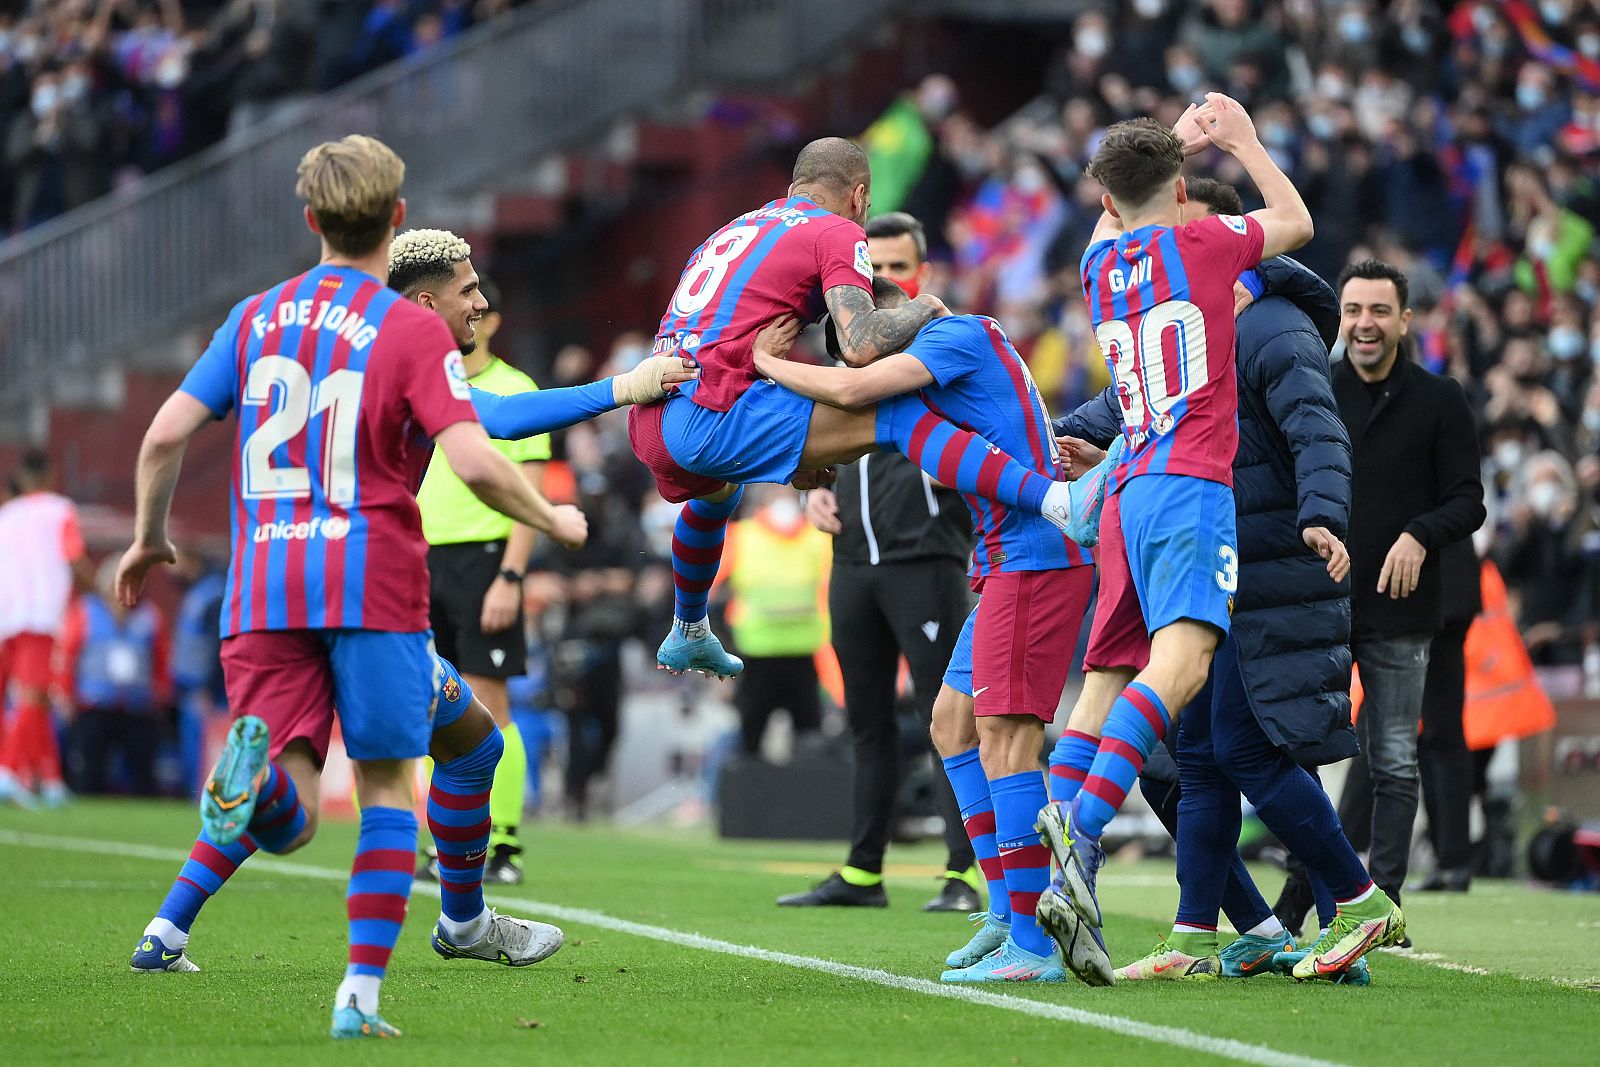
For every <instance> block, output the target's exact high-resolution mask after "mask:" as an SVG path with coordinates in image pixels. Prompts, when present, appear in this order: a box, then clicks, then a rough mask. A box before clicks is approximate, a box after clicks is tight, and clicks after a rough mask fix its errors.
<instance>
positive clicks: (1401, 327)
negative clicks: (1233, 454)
mask: <svg viewBox="0 0 1600 1067" xmlns="http://www.w3.org/2000/svg"><path fill="white" fill-rule="evenodd" d="M1338 288H1339V306H1340V310H1341V313H1342V319H1341V321H1340V324H1339V332H1340V334H1341V335H1342V336H1343V338H1344V345H1345V359H1344V361H1343V362H1341V363H1339V364H1337V365H1336V366H1335V367H1334V368H1333V395H1334V399H1335V400H1336V401H1337V402H1338V405H1339V418H1340V420H1341V421H1342V422H1343V423H1344V425H1345V429H1346V430H1348V431H1349V434H1350V446H1351V450H1352V461H1353V477H1352V481H1351V487H1350V499H1351V507H1350V536H1349V546H1350V560H1351V566H1352V581H1353V588H1352V590H1351V597H1352V605H1351V618H1350V623H1351V640H1350V645H1351V650H1352V651H1353V652H1354V653H1355V662H1356V667H1357V669H1359V670H1360V672H1361V685H1362V689H1363V691H1364V693H1365V699H1364V701H1363V702H1362V706H1361V714H1360V718H1359V719H1358V721H1357V724H1356V730H1357V733H1358V735H1359V737H1360V741H1361V750H1362V753H1363V754H1364V755H1365V756H1366V760H1367V764H1368V766H1369V767H1370V772H1371V774H1370V779H1369V780H1360V779H1358V780H1356V781H1354V782H1352V783H1350V784H1348V785H1347V786H1346V788H1345V792H1344V796H1343V797H1342V798H1341V800H1340V803H1339V817H1340V819H1341V821H1342V822H1343V823H1344V828H1345V833H1346V835H1348V836H1349V838H1350V842H1351V844H1353V845H1354V846H1355V847H1356V848H1357V849H1365V848H1368V847H1369V846H1370V848H1371V857H1370V859H1369V860H1368V864H1367V866H1368V869H1369V871H1370V872H1371V874H1372V879H1373V881H1374V882H1376V883H1377V884H1378V887H1379V888H1380V889H1382V890H1383V891H1384V892H1385V893H1388V894H1389V896H1390V897H1391V898H1393V899H1395V900H1399V899H1400V886H1401V884H1402V883H1403V882H1404V881H1405V876H1406V866H1407V861H1408V859H1409V857H1410V851H1411V825H1412V823H1413V822H1414V821H1415V820H1416V816H1417V721H1418V719H1419V718H1420V716H1421V713H1422V693H1423V682H1424V680H1425V679H1426V677H1427V673H1428V647H1429V644H1430V642H1431V641H1432V639H1433V635H1434V634H1435V633H1436V632H1437V631H1438V630H1439V628H1440V626H1441V625H1442V624H1443V608H1442V606H1441V605H1442V600H1441V596H1442V583H1441V580H1440V576H1439V554H1440V551H1441V550H1442V549H1444V548H1446V547H1447V546H1449V545H1451V544H1454V543H1455V542H1458V541H1461V540H1464V539H1465V538H1467V537H1470V536H1471V535H1472V532H1473V531H1474V530H1476V529H1477V528H1478V527H1479V526H1480V525H1482V523H1483V519H1484V508H1483V483H1482V482H1481V481H1480V480H1479V463H1480V459H1481V453H1480V451H1479V446H1478V433H1477V429H1476V427H1475V426H1474V424H1473V419H1472V409H1471V408H1470V407H1469V406H1468V404H1467V397H1466V394H1465V393H1464V392H1462V389H1461V386H1460V385H1459V384H1457V383H1456V382H1455V381H1453V380H1452V379H1450V378H1446V377H1442V376H1440V375H1437V374H1433V373H1430V372H1429V371H1428V370H1426V369H1424V368H1423V367H1421V366H1419V365H1417V364H1416V363H1413V362H1412V361H1411V360H1410V359H1408V358H1406V354H1405V347H1404V344H1403V341H1404V339H1405V336H1406V333H1407V331H1408V330H1409V328H1410V323H1411V308H1410V307H1409V306H1408V302H1407V301H1408V296H1409V286H1408V285H1407V282H1406V276H1405V275H1404V274H1402V273H1401V272H1400V271H1399V270H1397V269H1396V268H1395V267H1393V266H1392V265H1390V264H1388V263H1384V262H1382V261H1380V260H1375V259H1368V260H1363V261H1361V262H1359V263H1352V264H1351V265H1350V266H1348V267H1346V268H1345V269H1344V271H1343V272H1342V273H1341V274H1340V276H1339V286H1338Z"/></svg>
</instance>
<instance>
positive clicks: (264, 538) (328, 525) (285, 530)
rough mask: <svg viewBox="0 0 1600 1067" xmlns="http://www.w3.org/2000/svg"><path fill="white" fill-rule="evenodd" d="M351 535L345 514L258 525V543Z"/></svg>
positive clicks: (256, 534)
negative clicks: (302, 520)
mask: <svg viewBox="0 0 1600 1067" xmlns="http://www.w3.org/2000/svg"><path fill="white" fill-rule="evenodd" d="M348 536H350V520H349V519H347V518H345V517H344V516H343V515H331V516H329V517H328V518H326V519H323V518H316V519H308V520H306V521H304V522H265V523H262V524H261V525H259V526H257V527H256V532H255V542H256V544H258V545H259V544H265V543H267V542H269V541H310V540H312V539H314V538H321V539H322V540H324V541H343V540H344V539H345V538H346V537H348Z"/></svg>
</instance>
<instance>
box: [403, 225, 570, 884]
mask: <svg viewBox="0 0 1600 1067" xmlns="http://www.w3.org/2000/svg"><path fill="white" fill-rule="evenodd" d="M389 287H390V288H391V289H394V290H396V291H397V292H399V293H400V294H401V295H403V296H404V297H405V298H406V299H407V300H410V301H413V302H414V303H418V304H421V305H422V306H423V307H427V308H431V309H432V310H433V311H435V312H437V313H438V315H439V317H440V318H442V319H443V320H444V322H445V325H447V326H449V327H450V332H451V333H452V334H453V335H454V336H455V339H456V343H457V346H458V347H459V348H460V350H461V358H462V361H463V362H464V363H465V365H466V369H467V380H468V382H470V383H471V384H472V386H473V388H475V389H480V390H483V391H484V392H488V393H494V394H497V395H502V396H512V395H523V394H528V393H533V392H536V391H537V390H538V386H537V385H535V384H534V382H533V379H532V378H529V377H528V376H527V375H526V374H523V373H522V372H521V371H520V370H517V369H516V368H515V367H513V366H511V365H510V364H509V363H506V362H505V361H504V360H502V359H500V358H498V357H497V356H495V355H494V353H492V352H490V351H489V350H488V342H489V340H490V338H492V337H493V335H494V331H495V327H496V326H497V325H498V322H499V318H500V313H499V311H498V310H497V309H495V308H493V307H491V306H490V301H489V299H488V292H487V287H486V286H485V285H484V284H482V283H480V280H479V277H478V273H477V271H475V270H474V269H473V267H472V248H471V246H469V245H468V244H467V242H466V241H464V240H462V239H461V238H460V237H457V236H456V235H455V234H453V233H450V232H449V231H448V230H407V231H405V232H404V233H402V234H400V235H399V236H397V237H396V238H395V240H394V244H393V245H391V246H390V248H389ZM480 341H481V342H482V343H481V344H480ZM495 447H496V448H498V449H499V450H500V451H501V452H502V453H503V454H504V455H505V456H506V458H508V459H510V460H512V461H513V462H516V463H519V464H520V467H521V470H522V472H523V475H524V476H525V477H526V478H527V479H528V484H530V485H532V486H533V487H534V488H535V489H538V488H540V487H541V485H542V478H543V468H544V461H545V460H548V459H549V458H550V437H549V435H548V434H543V435H540V436H537V437H529V438H525V439H523V440H519V441H505V442H496V445H495ZM417 507H418V509H419V510H420V511H421V513H422V535H423V536H424V537H426V538H427V540H428V577H429V582H430V583H431V587H430V590H429V597H428V601H429V612H428V614H429V619H430V621H431V623H432V626H433V640H434V647H436V648H437V649H438V651H439V655H440V656H442V657H443V658H444V659H445V660H447V661H449V662H450V663H452V664H454V665H455V666H456V667H457V668H458V669H459V670H460V671H461V673H462V678H463V680H465V681H466V682H467V684H468V685H470V686H471V687H472V691H473V693H474V694H475V695H476V696H477V697H478V699H479V700H481V701H483V704H484V706H485V707H487V708H488V709H489V711H490V713H491V714H492V715H493V716H494V721H495V724H496V725H497V726H498V727H499V728H500V735H501V737H502V738H503V739H504V741H505V749H506V750H505V754H504V755H503V756H502V757H501V759H500V765H499V767H498V768H496V770H495V777H494V788H493V790H492V791H491V792H490V796H489V805H490V826H489V850H490V851H489V865H488V868H487V869H486V870H485V871H484V878H485V879H486V880H487V881H489V882H490V883H500V884H503V885H516V884H518V883H520V882H521V881H522V863H521V860H520V858H519V857H520V856H521V855H522V843H521V841H520V840H519V838H518V836H517V824H518V823H519V822H521V821H522V805H523V800H524V793H525V792H526V787H527V778H528V755H527V750H526V749H525V748H524V746H523V743H522V733H521V731H520V730H518V729H517V724H516V723H515V722H513V721H512V719H511V702H510V699H509V697H508V696H507V694H506V679H508V678H514V677H516V676H517V675H520V674H522V673H523V672H524V671H525V670H526V667H527V643H526V641H525V639H524V636H523V632H522V579H523V573H524V571H526V570H527V567H528V556H529V554H530V553H531V552H532V551H533V537H534V533H533V529H532V528H531V527H528V526H523V525H521V524H520V523H513V522H512V521H511V520H510V519H509V518H507V517H506V516H504V515H502V514H500V513H499V512H497V511H495V510H494V509H493V508H491V507H489V506H487V505H486V504H484V503H482V502H481V501H479V500H478V499H477V498H476V497H474V496H473V495H472V492H471V490H469V489H468V488H467V486H466V485H465V483H463V482H462V481H461V479H460V478H457V477H456V475H455V472H454V471H452V470H451V469H450V466H449V464H448V463H446V462H445V460H444V457H443V456H440V455H437V454H436V455H435V456H434V457H433V462H432V463H430V464H429V465H428V473H427V476H426V477H425V478H423V480H422V489H421V490H420V491H419V492H418V493H417ZM417 877H419V878H427V879H429V880H433V879H436V878H437V877H438V873H437V868H436V861H430V862H429V863H428V864H427V865H426V866H424V867H422V868H421V869H419V870H418V871H417Z"/></svg>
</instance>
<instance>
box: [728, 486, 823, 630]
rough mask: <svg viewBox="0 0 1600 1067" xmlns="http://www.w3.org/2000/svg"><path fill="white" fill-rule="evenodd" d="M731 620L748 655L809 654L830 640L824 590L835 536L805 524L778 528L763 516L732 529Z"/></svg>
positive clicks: (729, 554)
mask: <svg viewBox="0 0 1600 1067" xmlns="http://www.w3.org/2000/svg"><path fill="white" fill-rule="evenodd" d="M726 555H727V557H728V562H729V564H730V566H729V567H728V569H727V571H726V573H727V575H728V590H729V592H730V593H731V594H732V596H733V601H732V603H731V604H730V605H729V608H728V622H729V623H730V625H731V626H732V628H733V640H734V643H735V644H736V645H737V646H738V649H739V651H740V652H741V653H742V654H744V655H746V656H760V657H772V656H809V655H811V654H812V653H814V652H815V651H816V650H817V649H819V648H821V647H822V646H823V645H824V644H825V643H826V642H827V640H828V613H827V609H826V608H825V606H824V604H825V601H824V594H823V591H824V589H825V588H826V583H827V579H828V568H829V567H830V566H831V565H832V562H833V538H831V537H829V536H828V535H827V534H825V533H823V532H822V531H821V530H818V529H816V528H815V527H814V526H812V525H811V524H810V523H807V522H802V523H800V524H799V525H798V526H797V527H796V528H795V529H794V530H792V531H784V530H779V529H776V528H775V527H773V526H772V524H771V523H769V522H767V521H765V520H764V519H763V518H762V517H761V516H760V515H757V516H756V517H755V518H752V519H743V520H741V521H739V522H736V523H734V524H733V526H732V527H731V528H730V529H729V531H728V551H727V553H726Z"/></svg>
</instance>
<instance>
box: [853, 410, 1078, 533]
mask: <svg viewBox="0 0 1600 1067" xmlns="http://www.w3.org/2000/svg"><path fill="white" fill-rule="evenodd" d="M877 441H878V447H879V448H882V449H890V448H892V449H894V450H895V451H897V452H899V453H900V454H901V455H903V456H905V457H906V458H907V459H909V460H910V461H911V462H913V463H915V464H916V465H917V466H919V467H921V468H922V469H923V470H924V471H926V472H927V473H928V475H929V477H932V478H934V479H937V480H938V481H939V482H940V483H942V484H944V485H948V486H949V487H950V488H952V489H955V490H957V491H959V492H962V493H971V494H972V495H974V496H981V497H984V498H986V499H989V500H998V501H999V502H1000V503H1002V504H1004V505H1006V506H1007V507H1012V508H1025V509H1027V510H1028V511H1030V512H1034V513H1039V512H1042V511H1043V510H1044V497H1045V493H1046V492H1047V491H1048V490H1049V488H1050V485H1051V479H1050V478H1047V477H1045V476H1044V475H1042V474H1037V473H1035V472H1033V471H1030V470H1029V469H1028V468H1026V467H1024V466H1023V465H1022V464H1020V463H1018V462H1017V461H1016V460H1014V459H1012V458H1011V457H1010V456H1008V455H1006V453H1005V452H1003V451H1002V450H1001V449H1000V448H998V447H996V446H995V445H992V444H990V443H989V442H988V441H987V440H985V439H984V438H982V437H979V436H978V435H977V434H975V433H971V432H969V431H967V430H962V429H958V428H957V427H955V426H953V425H951V424H950V423H948V422H946V421H945V420H944V419H941V418H940V417H939V416H938V415H935V414H934V413H933V411H932V410H930V409H929V407H928V405H927V404H926V403H924V402H923V400H922V398H921V397H919V396H917V394H915V393H906V394H904V395H902V396H894V397H890V398H889V399H887V400H881V401H879V402H878V413H877Z"/></svg>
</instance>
